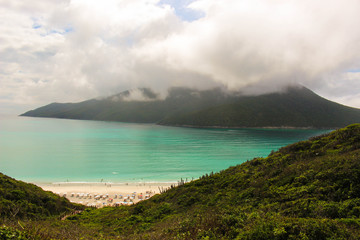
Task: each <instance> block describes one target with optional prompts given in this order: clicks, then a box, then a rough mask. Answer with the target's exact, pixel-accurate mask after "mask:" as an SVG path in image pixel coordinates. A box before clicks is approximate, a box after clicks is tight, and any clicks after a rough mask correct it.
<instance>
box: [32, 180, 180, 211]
mask: <svg viewBox="0 0 360 240" xmlns="http://www.w3.org/2000/svg"><path fill="white" fill-rule="evenodd" d="M34 184H35V185H37V186H39V187H41V188H42V189H43V190H45V191H51V192H53V193H55V194H58V195H59V196H61V197H66V198H67V199H68V200H69V201H71V202H74V203H79V204H83V205H86V206H91V207H103V206H119V205H130V204H135V203H137V202H139V201H142V200H145V199H148V198H150V197H152V196H154V195H156V194H159V193H160V192H161V191H163V190H165V189H167V188H169V187H170V186H171V185H177V184H176V183H174V182H172V183H166V182H138V183H136V182H128V183H113V182H54V183H34Z"/></svg>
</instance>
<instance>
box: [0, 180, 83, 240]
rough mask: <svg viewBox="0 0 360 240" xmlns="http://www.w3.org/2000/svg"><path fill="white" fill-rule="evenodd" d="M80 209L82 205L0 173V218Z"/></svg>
mask: <svg viewBox="0 0 360 240" xmlns="http://www.w3.org/2000/svg"><path fill="white" fill-rule="evenodd" d="M80 209H83V206H81V205H74V204H71V203H70V202H69V201H68V200H67V199H66V198H63V197H59V196H58V195H56V194H54V193H52V192H45V191H43V190H42V189H41V188H39V187H37V186H35V185H33V184H29V183H24V182H21V181H17V180H15V179H12V178H10V177H8V176H5V175H3V174H1V173H0V219H3V220H4V219H7V220H11V219H13V220H17V219H32V220H34V219H45V218H48V217H51V216H61V215H65V214H68V213H70V212H73V211H75V210H80ZM0 239H1V238H0Z"/></svg>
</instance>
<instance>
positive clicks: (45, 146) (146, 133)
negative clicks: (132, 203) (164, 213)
mask: <svg viewBox="0 0 360 240" xmlns="http://www.w3.org/2000/svg"><path fill="white" fill-rule="evenodd" d="M325 132H327V131H325V130H294V129H291V130H290V129H286V130H285V129H281V130H279V129H196V128H180V127H165V126H157V125H154V124H133V123H131V124H130V123H118V122H100V121H81V120H63V119H46V118H27V117H1V118H0V172H2V173H4V174H6V175H9V176H11V177H14V178H16V179H19V180H23V181H28V182H37V183H40V182H59V181H60V182H62V181H69V182H99V181H112V182H173V181H174V182H175V181H177V180H180V178H183V179H185V178H188V179H191V178H198V177H200V176H201V175H203V174H205V173H210V172H212V171H214V172H217V171H220V170H222V169H225V168H227V167H229V166H234V165H237V164H240V163H242V162H244V161H246V160H250V159H252V158H254V157H264V156H267V155H268V154H269V153H270V152H271V150H277V149H279V148H280V147H282V146H285V145H287V144H290V143H293V142H297V141H299V140H304V139H307V138H309V137H311V136H315V135H319V134H323V133H325Z"/></svg>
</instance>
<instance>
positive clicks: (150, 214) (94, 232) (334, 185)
mask: <svg viewBox="0 0 360 240" xmlns="http://www.w3.org/2000/svg"><path fill="white" fill-rule="evenodd" d="M43 224H45V225H46V226H47V228H46V229H44V228H41V229H40V230H39V231H35V230H34V228H35V229H36V228H37V227H34V223H33V222H32V223H28V222H27V223H26V222H25V223H23V225H24V226H25V227H24V228H23V229H22V228H20V227H19V226H17V225H16V224H15V225H13V226H12V228H11V229H10V230H9V228H8V227H3V228H2V229H0V236H1V232H4V234H6V233H8V232H9V231H13V232H14V231H15V233H16V231H20V233H23V234H25V233H27V232H28V231H30V232H31V233H32V234H33V235H31V237H32V238H34V239H36V236H39V235H41V236H42V239H51V238H52V239H68V238H69V236H71V237H70V238H71V239H80V238H83V239H257V240H258V239H316V240H321V239H360V124H353V125H350V126H348V127H346V128H343V129H339V130H336V131H334V132H331V133H329V134H326V135H323V136H318V137H314V138H312V139H310V140H308V141H302V142H299V143H295V144H292V145H289V146H286V147H283V148H281V149H279V150H278V151H276V152H273V153H271V154H270V155H269V156H268V157H266V158H255V159H253V160H251V161H248V162H245V163H243V164H241V165H238V166H234V167H230V168H228V169H226V170H223V171H221V172H220V173H215V174H213V173H211V174H208V175H206V176H202V177H201V178H200V179H198V180H195V181H192V182H190V183H186V184H184V185H181V186H178V187H173V188H171V189H169V190H167V191H166V192H165V193H163V194H160V195H155V196H154V197H152V198H151V199H150V200H146V201H143V202H140V203H138V204H136V205H134V206H122V207H118V208H111V207H105V208H102V209H91V208H88V209H86V210H85V211H83V212H82V213H80V214H77V215H73V216H70V217H68V218H67V219H66V220H65V221H57V222H51V223H49V222H45V223H43ZM35 226H38V225H35ZM16 229H17V230H16ZM17 234H19V233H17ZM64 236H65V237H64Z"/></svg>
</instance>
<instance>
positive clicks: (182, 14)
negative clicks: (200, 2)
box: [159, 0, 204, 22]
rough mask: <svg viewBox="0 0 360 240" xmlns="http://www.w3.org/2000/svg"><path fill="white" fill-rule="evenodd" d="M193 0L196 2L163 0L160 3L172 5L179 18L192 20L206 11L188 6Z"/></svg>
mask: <svg viewBox="0 0 360 240" xmlns="http://www.w3.org/2000/svg"><path fill="white" fill-rule="evenodd" d="M192 2H195V0H161V1H160V2H159V5H163V4H167V5H171V6H172V7H173V8H174V9H175V13H176V15H177V16H178V17H179V18H181V19H182V20H184V21H187V22H192V21H195V20H197V19H200V18H202V17H203V16H204V12H201V11H196V10H193V9H190V8H187V6H188V5H189V4H191V3H192Z"/></svg>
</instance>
